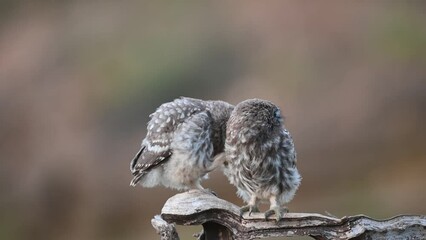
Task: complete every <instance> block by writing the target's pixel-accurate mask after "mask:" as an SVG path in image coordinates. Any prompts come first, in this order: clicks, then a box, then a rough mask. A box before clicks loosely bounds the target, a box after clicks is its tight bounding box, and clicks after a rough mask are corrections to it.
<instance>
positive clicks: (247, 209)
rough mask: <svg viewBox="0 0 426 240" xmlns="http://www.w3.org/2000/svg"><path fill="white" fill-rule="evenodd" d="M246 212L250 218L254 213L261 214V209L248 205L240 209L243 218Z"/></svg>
mask: <svg viewBox="0 0 426 240" xmlns="http://www.w3.org/2000/svg"><path fill="white" fill-rule="evenodd" d="M245 212H248V213H249V216H250V215H251V214H252V213H255V212H259V208H258V207H257V206H256V205H251V204H248V205H245V206H242V207H241V208H240V216H241V217H242V216H243V214H244V213H245Z"/></svg>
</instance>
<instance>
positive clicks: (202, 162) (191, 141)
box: [172, 111, 214, 170]
mask: <svg viewBox="0 0 426 240" xmlns="http://www.w3.org/2000/svg"><path fill="white" fill-rule="evenodd" d="M211 127H212V117H211V115H210V112H208V111H201V112H198V113H195V114H194V115H192V116H191V117H189V118H188V119H187V120H186V121H184V122H183V123H182V124H181V125H180V126H179V128H178V129H177V130H176V133H175V136H174V138H173V142H172V148H173V153H174V154H184V155H187V156H188V158H189V159H190V160H191V161H196V164H195V166H197V167H201V168H203V169H205V170H207V169H208V167H209V166H210V165H211V163H212V161H213V159H212V155H213V150H214V147H213V142H212V141H213V140H212V129H211ZM189 159H188V160H189Z"/></svg>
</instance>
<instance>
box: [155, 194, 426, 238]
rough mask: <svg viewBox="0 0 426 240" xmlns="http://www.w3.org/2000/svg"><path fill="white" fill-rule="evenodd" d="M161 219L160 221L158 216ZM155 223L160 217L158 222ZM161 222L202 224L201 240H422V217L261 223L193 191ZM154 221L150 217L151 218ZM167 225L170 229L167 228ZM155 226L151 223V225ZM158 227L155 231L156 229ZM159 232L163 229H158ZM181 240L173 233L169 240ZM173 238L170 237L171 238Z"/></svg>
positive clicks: (295, 216)
mask: <svg viewBox="0 0 426 240" xmlns="http://www.w3.org/2000/svg"><path fill="white" fill-rule="evenodd" d="M157 218H159V217H157ZM159 219H164V220H165V222H161V221H160V220H159ZM159 219H157V220H158V221H159V223H161V224H162V225H164V224H166V225H164V226H166V227H164V229H168V231H169V232H170V231H171V232H173V231H174V232H175V233H176V231H175V230H174V227H173V229H172V230H170V229H171V228H170V226H173V225H172V224H174V223H175V224H179V225H203V228H204V233H202V234H201V236H200V237H199V239H208V240H210V239H236V240H239V239H259V238H266V237H280V236H287V237H290V236H311V237H313V238H315V239H426V216H421V215H400V216H396V217H393V218H390V219H386V220H374V219H372V218H370V217H368V216H365V215H356V216H349V217H343V218H340V219H339V218H334V217H329V216H324V215H321V214H316V213H286V214H284V217H283V219H281V221H279V222H276V221H275V220H273V219H271V220H265V218H264V215H263V214H262V213H253V214H251V216H248V215H247V214H245V215H244V216H243V217H240V216H239V207H238V206H236V205H234V204H232V203H230V202H227V201H225V200H223V199H220V198H218V197H216V196H214V195H212V194H209V193H206V192H203V191H198V190H191V191H189V192H184V193H180V194H177V195H175V196H173V197H171V198H169V199H168V200H167V202H166V203H165V205H164V206H163V209H162V210H161V218H159ZM153 221H154V219H153ZM167 224H170V226H168V227H167ZM153 226H154V227H155V225H154V222H153ZM156 229H158V227H157V228H156ZM159 233H161V231H159ZM168 235H170V234H163V235H162V238H161V239H170V240H175V239H179V238H178V235H177V233H176V234H175V235H174V236H171V237H170V238H163V236H168ZM172 235H173V234H172Z"/></svg>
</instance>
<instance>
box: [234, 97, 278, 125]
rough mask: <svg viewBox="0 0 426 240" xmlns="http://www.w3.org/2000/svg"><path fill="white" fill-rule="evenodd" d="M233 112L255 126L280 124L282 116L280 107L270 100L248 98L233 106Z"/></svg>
mask: <svg viewBox="0 0 426 240" xmlns="http://www.w3.org/2000/svg"><path fill="white" fill-rule="evenodd" d="M235 113H236V114H237V115H238V116H239V118H242V120H244V121H248V122H251V123H253V124H255V125H257V126H264V127H273V126H281V124H282V123H283V117H282V115H281V111H280V109H279V108H278V107H277V106H276V105H275V104H273V103H272V102H270V101H267V100H262V99H257V98H254V99H248V100H245V101H243V102H241V103H239V104H238V105H237V106H236V107H235Z"/></svg>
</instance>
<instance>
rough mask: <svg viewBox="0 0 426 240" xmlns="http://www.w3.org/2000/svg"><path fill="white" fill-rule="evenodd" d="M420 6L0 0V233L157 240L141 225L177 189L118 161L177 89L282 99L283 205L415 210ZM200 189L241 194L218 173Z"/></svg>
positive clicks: (418, 207) (425, 153)
mask: <svg viewBox="0 0 426 240" xmlns="http://www.w3.org/2000/svg"><path fill="white" fill-rule="evenodd" d="M425 12H426V4H425V2H424V1H417V2H416V1H411V2H409V3H408V2H407V3H405V1H400V2H399V3H397V2H395V1H388V2H380V1H374V3H373V2H371V3H367V2H363V1H361V2H360V1H345V2H340V1H339V2H329V1H327V2H323V1H322V2H308V1H303V2H296V1H294V2H288V1H268V2H264V1H257V2H255V1H244V2H239V1H232V2H229V1H228V2H224V1H223V2H222V1H210V2H202V3H201V2H198V1H186V2H183V3H182V2H181V3H177V2H174V1H170V2H160V1H158V2H156V1H151V2H139V1H47V0H46V1H37V2H36V1H32V2H31V1H28V2H27V1H12V0H6V1H1V2H0V156H1V162H0V164H1V165H0V239H30V238H31V239H135V240H136V239H158V237H157V235H156V234H155V232H154V230H153V229H152V227H151V225H150V219H151V218H152V217H153V216H154V215H155V214H157V213H159V212H160V209H161V207H162V205H163V203H164V202H165V201H166V200H167V198H168V197H170V196H172V195H173V194H175V193H176V192H175V191H172V190H167V189H163V188H156V189H143V188H131V187H129V181H130V179H131V175H130V172H129V161H130V160H131V159H132V157H133V156H134V154H135V152H136V151H137V150H138V148H139V145H140V141H141V139H142V138H143V136H144V135H145V130H146V123H147V121H148V115H149V113H151V112H153V111H154V110H155V108H156V107H157V106H159V105H160V104H161V103H163V102H166V101H170V100H172V99H174V98H176V97H178V96H190V97H196V98H203V99H223V100H226V101H229V102H231V103H233V104H236V103H238V102H240V101H242V100H244V99H247V98H253V97H257V98H264V99H269V100H271V101H273V102H275V103H276V104H278V105H279V106H280V107H281V109H282V112H283V114H284V115H285V116H286V125H287V127H288V128H289V129H290V131H291V132H292V134H293V137H294V140H295V143H296V148H297V151H298V154H299V155H298V156H299V169H300V172H301V174H302V175H303V182H302V186H301V188H300V190H299V192H298V194H297V195H296V197H295V199H294V200H293V202H291V203H290V205H289V208H290V209H291V210H292V211H297V212H318V213H324V211H328V212H330V213H332V214H334V215H336V216H338V217H342V216H344V215H353V214H360V213H363V214H367V215H370V216H372V217H375V218H387V217H391V216H393V215H397V214H403V213H406V214H409V213H412V214H426V204H425V203H426V191H425V189H426V188H425V185H426V181H425V180H426V177H425V175H424V174H425V172H426V149H425V147H426V145H425V143H426V129H425V118H426V27H425V26H426V14H425ZM204 186H206V187H209V188H211V189H213V190H214V191H216V192H217V193H218V194H219V196H221V197H222V198H224V199H227V200H229V201H232V202H234V203H236V204H239V205H240V204H241V203H242V202H241V200H239V199H238V198H237V197H236V195H235V188H234V187H233V186H231V185H229V184H228V182H227V180H226V179H225V178H224V176H223V175H222V174H221V173H220V172H215V173H213V174H211V176H210V179H209V180H207V181H206V182H205V183H204ZM184 229H185V228H184ZM191 231H195V230H191ZM185 236H186V235H185ZM188 236H190V234H189V233H188ZM189 239H190V237H189Z"/></svg>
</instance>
